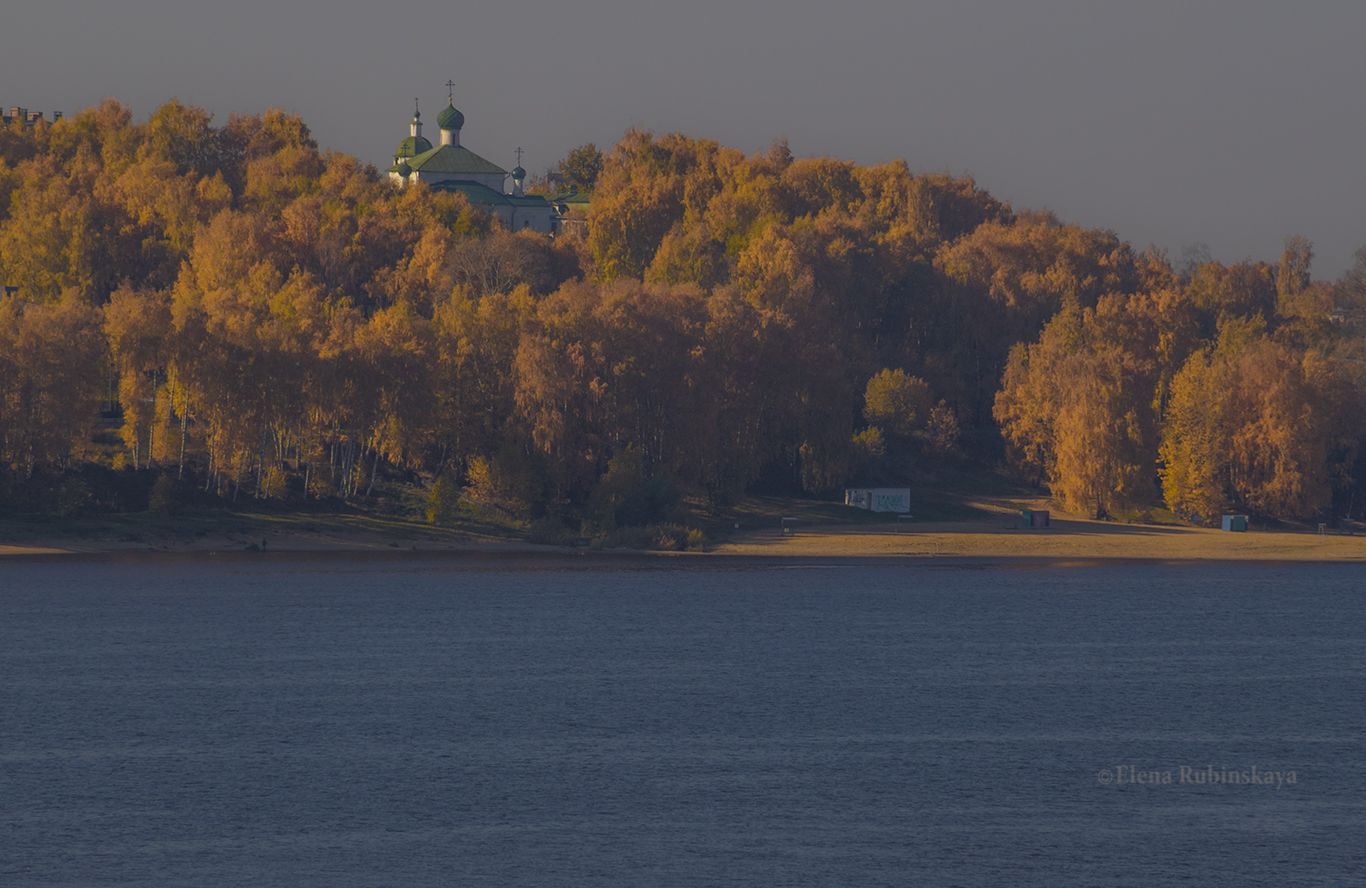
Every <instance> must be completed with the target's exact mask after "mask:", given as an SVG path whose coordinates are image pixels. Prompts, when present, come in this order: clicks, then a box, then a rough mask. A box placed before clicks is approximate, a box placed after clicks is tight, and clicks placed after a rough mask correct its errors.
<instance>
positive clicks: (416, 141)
mask: <svg viewBox="0 0 1366 888" xmlns="http://www.w3.org/2000/svg"><path fill="white" fill-rule="evenodd" d="M431 150H432V143H431V142H428V141H427V140H426V139H424V138H423V137H422V136H409V137H408V138H406V139H404V140H403V141H402V142H399V143H398V150H397V151H395V152H394V157H396V158H399V159H402V158H405V157H416V156H417V155H419V154H421V153H423V152H424V151H431Z"/></svg>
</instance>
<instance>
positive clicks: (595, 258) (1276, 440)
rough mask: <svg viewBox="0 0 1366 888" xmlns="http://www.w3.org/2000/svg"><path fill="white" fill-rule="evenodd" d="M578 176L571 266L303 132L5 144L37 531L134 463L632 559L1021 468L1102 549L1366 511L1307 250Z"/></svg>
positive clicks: (92, 118) (967, 194)
mask: <svg viewBox="0 0 1366 888" xmlns="http://www.w3.org/2000/svg"><path fill="white" fill-rule="evenodd" d="M578 160H579V161H583V160H584V157H583V153H582V152H580V153H579V156H578ZM590 160H591V159H590ZM578 166H586V167H588V168H592V175H595V176H596V181H595V182H593V183H591V184H592V202H591V208H590V210H589V211H588V215H587V220H586V224H583V225H576V226H571V227H569V228H567V229H566V231H565V233H563V234H562V235H561V236H560V237H558V238H556V239H554V240H551V239H548V238H544V237H541V236H537V235H531V234H526V233H522V234H512V233H508V232H506V231H503V230H502V229H500V228H499V227H498V226H497V225H496V223H493V222H491V221H490V220H489V219H488V218H487V217H485V216H484V215H482V214H481V213H480V212H478V211H477V210H475V209H474V208H472V207H471V206H469V205H468V204H467V203H465V202H464V200H463V198H461V197H460V196H458V195H447V194H440V193H433V192H430V191H428V190H427V189H424V188H420V187H415V188H408V189H403V190H397V189H394V188H392V187H391V186H390V185H389V184H388V182H387V181H384V180H382V179H381V178H380V177H379V176H378V174H377V173H376V171H375V169H374V168H373V167H372V166H369V165H366V164H362V163H360V162H358V161H357V160H356V159H354V158H352V157H349V156H346V155H342V154H337V153H329V152H322V151H320V150H319V148H318V146H317V145H316V144H315V142H314V140H313V139H312V138H311V137H310V135H309V131H308V129H307V127H306V126H305V125H304V123H303V122H302V121H301V120H299V119H297V118H295V117H291V116H289V115H286V114H283V113H280V112H275V111H271V112H267V113H266V114H264V115H261V116H254V117H234V118H232V119H230V120H228V121H227V122H226V123H225V124H224V125H222V126H217V127H216V126H214V125H213V122H212V119H211V117H210V115H209V114H208V113H207V112H205V111H203V110H201V109H197V108H191V107H185V106H182V105H180V104H177V103H174V102H172V103H169V104H167V105H165V106H163V107H162V108H160V109H159V110H158V111H156V113H155V114H153V115H152V116H151V118H150V119H149V120H147V121H146V122H135V121H133V120H132V119H131V116H130V113H129V111H128V110H127V109H126V108H124V107H122V106H120V105H119V104H117V103H115V102H106V103H105V104H103V105H101V106H100V107H98V108H95V109H91V110H87V111H84V112H82V113H80V114H77V115H75V116H72V117H68V118H66V119H63V120H61V121H59V122H57V123H55V124H49V123H39V124H37V125H36V126H24V125H22V124H17V123H16V124H14V125H12V126H10V127H8V128H5V129H4V130H3V131H0V284H4V285H6V286H7V287H8V288H13V289H10V290H8V291H7V293H8V295H6V296H4V297H3V299H0V502H7V503H8V508H11V509H15V510H22V509H31V508H45V507H48V506H47V505H45V503H49V501H50V499H51V498H50V497H49V498H48V499H47V500H45V499H44V494H41V491H53V490H61V489H62V479H63V478H70V477H73V476H75V475H78V474H80V473H81V472H82V471H85V470H84V469H83V468H82V467H83V466H88V465H90V464H93V463H102V464H105V465H107V466H108V468H109V469H110V470H111V471H117V472H124V473H134V474H137V473H141V474H139V475H138V477H146V476H148V475H149V472H148V470H149V469H150V470H152V471H151V473H150V474H156V473H157V472H159V473H160V474H161V475H162V476H164V477H169V478H172V479H175V482H176V483H177V484H178V485H183V486H185V487H186V488H188V487H189V486H190V485H193V486H194V488H195V489H197V490H201V491H205V492H206V494H205V495H210V496H211V495H214V494H216V495H218V496H221V497H223V498H224V499H225V500H229V501H231V500H240V499H242V498H246V497H259V498H270V499H276V500H286V501H295V502H299V501H303V500H304V499H310V500H324V501H326V500H333V501H335V500H350V501H352V502H362V503H363V502H365V501H366V500H367V498H369V497H371V496H373V495H374V485H375V484H376V482H377V479H378V480H379V481H380V482H381V484H382V482H383V481H384V479H388V478H405V479H408V480H409V481H411V482H413V483H419V484H422V485H427V486H430V485H436V486H437V488H438V489H439V490H440V491H442V492H443V496H445V497H447V498H449V497H451V496H454V495H455V492H457V491H458V492H459V494H460V495H461V496H463V497H465V498H466V499H468V500H470V501H477V502H484V503H491V504H496V505H497V506H498V507H499V508H503V509H506V510H508V511H510V512H512V513H515V514H518V515H521V516H523V517H525V518H537V517H541V516H544V515H546V514H549V515H552V516H563V517H565V518H569V519H572V520H574V521H577V520H578V519H579V518H582V517H587V519H588V520H589V521H590V522H596V523H597V524H598V525H599V526H608V527H610V526H612V525H614V524H635V523H649V522H652V521H659V520H664V519H666V518H667V517H668V512H669V510H670V508H671V506H672V504H673V503H675V502H676V501H677V499H678V497H679V496H680V495H681V494H691V495H695V496H696V497H698V498H699V499H700V500H702V501H704V502H707V503H710V504H711V505H712V506H713V507H717V508H720V507H724V506H725V505H726V504H727V503H729V502H733V501H734V500H735V499H736V498H738V497H740V496H742V495H744V494H745V493H746V492H747V491H751V490H755V489H764V490H769V491H775V492H797V491H807V492H811V493H818V494H824V493H828V492H831V491H835V490H837V489H838V488H840V487H842V486H843V485H845V484H847V483H850V482H869V483H874V482H897V481H911V482H915V481H917V480H922V479H925V478H929V477H933V476H934V474H935V472H936V471H937V470H938V469H939V468H940V467H943V466H946V465H957V466H963V465H978V466H983V467H991V466H997V465H1000V464H1005V465H1008V466H1009V467H1011V469H1012V470H1014V471H1017V472H1018V473H1019V474H1020V475H1021V477H1022V478H1025V479H1028V480H1030V481H1037V482H1038V483H1040V484H1043V485H1047V486H1048V487H1049V488H1050V489H1051V490H1052V492H1053V494H1054V495H1055V496H1056V497H1057V498H1058V499H1059V500H1060V501H1061V502H1062V503H1064V504H1065V505H1066V506H1068V507H1069V508H1072V509H1075V510H1080V511H1084V512H1088V513H1094V514H1100V515H1104V514H1129V513H1136V512H1141V511H1143V510H1144V509H1147V508H1151V507H1154V506H1156V505H1159V504H1162V503H1163V502H1164V501H1165V503H1166V504H1167V505H1168V506H1169V507H1170V508H1171V509H1172V510H1173V511H1175V512H1176V513H1177V514H1179V515H1181V516H1183V517H1186V518H1188V519H1191V520H1195V521H1202V522H1205V521H1209V520H1212V519H1213V518H1214V517H1215V516H1217V515H1218V513H1219V512H1221V511H1223V510H1226V509H1230V508H1233V509H1240V510H1246V511H1249V512H1252V513H1253V514H1256V515H1259V516H1263V517H1269V518H1279V519H1296V520H1332V519H1335V518H1337V517H1341V516H1343V515H1345V514H1347V513H1348V512H1355V511H1359V509H1360V502H1361V499H1362V495H1363V493H1366V485H1363V479H1366V459H1363V452H1362V444H1363V439H1366V327H1364V326H1363V309H1364V308H1366V261H1363V263H1362V266H1361V267H1360V268H1358V269H1357V270H1355V271H1353V272H1352V273H1350V274H1348V275H1347V276H1345V277H1344V279H1343V280H1341V281H1338V282H1335V283H1329V282H1322V281H1320V282H1315V281H1312V280H1311V277H1310V259H1311V249H1310V246H1309V244H1308V243H1306V242H1304V241H1302V240H1299V239H1293V238H1292V239H1291V240H1289V241H1288V242H1287V245H1286V250H1285V253H1284V255H1282V256H1281V257H1279V259H1278V260H1276V257H1270V258H1272V259H1273V260H1276V261H1273V262H1272V263H1271V264H1267V263H1262V262H1246V263H1242V264H1238V265H1233V266H1225V265H1221V264H1219V263H1215V262H1202V263H1189V264H1188V265H1187V267H1180V268H1175V267H1173V265H1172V263H1170V262H1169V261H1168V260H1167V258H1166V257H1165V256H1163V255H1161V254H1160V253H1157V252H1154V251H1148V252H1137V251H1135V250H1134V249H1133V248H1132V247H1131V246H1130V245H1129V244H1126V243H1124V242H1122V241H1120V240H1119V239H1118V238H1117V237H1116V236H1115V235H1114V234H1113V233H1111V232H1108V231H1103V230H1089V229H1083V228H1078V227H1075V226H1072V225H1068V224H1065V223H1064V222H1061V221H1059V220H1058V219H1056V218H1054V217H1052V216H1051V215H1047V214H1039V213H1029V212H1023V211H1019V210H1016V209H1014V208H1012V207H1010V206H1008V205H1006V204H1004V203H1002V202H1000V201H998V200H996V199H994V198H993V197H992V196H991V195H990V194H988V193H986V192H985V191H983V190H982V189H980V188H978V187H977V186H976V185H975V184H974V182H973V181H972V180H970V179H963V178H952V177H948V176H943V175H917V174H915V173H913V172H912V171H911V170H910V169H909V168H908V166H907V165H906V164H904V163H892V164H887V165H883V166H859V165H856V164H853V163H849V162H845V161H840V160H833V159H827V158H818V159H796V158H794V157H793V156H792V155H791V154H790V153H789V151H788V150H787V148H786V146H783V145H776V146H775V147H773V148H772V149H771V150H769V151H767V152H764V153H762V154H758V155H754V156H746V155H744V154H743V153H741V152H739V151H736V150H733V149H730V148H726V147H723V146H720V145H718V144H716V143H714V142H709V141H705V140H697V139H690V138H688V137H686V136H682V135H666V136H655V135H651V134H649V133H642V132H630V133H627V134H626V136H625V137H624V138H623V139H622V141H621V142H620V143H619V144H617V145H616V146H615V147H614V148H612V149H610V150H609V151H608V152H606V153H605V155H604V156H603V157H602V158H601V172H600V173H599V172H597V170H596V168H595V166H594V164H593V163H591V162H590V163H587V164H583V163H580V164H579V165H578ZM576 168H577V167H576ZM585 184H589V183H585ZM68 498H69V497H68ZM59 499H60V497H59ZM78 499H79V500H80V501H81V502H82V503H86V504H87V505H88V506H89V507H97V506H98V502H97V501H98V497H97V496H95V495H93V494H91V495H90V496H85V494H84V493H82V495H81V496H80V497H78ZM437 499H438V500H440V499H441V497H437ZM49 504H50V503H49ZM437 505H438V507H439V508H437V510H436V512H435V513H434V518H437V519H439V518H440V511H441V508H445V506H442V505H441V503H439V502H438V504H437Z"/></svg>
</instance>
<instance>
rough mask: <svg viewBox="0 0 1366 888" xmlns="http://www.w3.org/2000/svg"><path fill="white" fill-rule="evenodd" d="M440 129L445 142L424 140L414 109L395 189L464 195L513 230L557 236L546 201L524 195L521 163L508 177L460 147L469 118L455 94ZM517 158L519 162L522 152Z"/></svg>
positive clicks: (397, 160)
mask: <svg viewBox="0 0 1366 888" xmlns="http://www.w3.org/2000/svg"><path fill="white" fill-rule="evenodd" d="M446 86H447V87H448V88H453V86H454V84H452V83H450V82H447V84H446ZM414 105H416V102H414ZM436 126H437V129H438V130H440V132H441V136H440V140H441V143H440V144H439V145H435V146H433V145H432V143H431V142H430V141H428V140H427V139H426V138H425V137H424V136H423V135H422V112H421V111H420V110H418V108H417V107H414V108H413V120H412V124H411V125H410V127H409V130H408V138H406V139H404V140H403V141H402V142H399V143H398V150H397V151H395V152H394V165H393V166H392V167H390V168H389V178H390V179H391V180H393V182H394V183H395V184H396V185H398V186H399V187H401V188H402V187H407V186H408V185H411V184H413V183H414V182H421V183H422V184H424V185H426V186H427V187H429V188H434V189H436V190H438V191H452V192H459V193H461V194H463V195H465V197H466V198H468V199H469V202H470V203H471V204H473V205H474V206H477V207H479V208H480V209H482V210H486V211H487V212H489V213H491V214H492V215H493V216H495V217H496V218H497V219H498V220H499V221H500V222H502V223H503V227H504V228H506V229H507V230H508V231H522V230H528V231H536V232H539V233H541V234H554V233H555V232H556V230H557V229H558V227H559V225H558V216H559V214H558V213H557V212H556V211H555V207H554V205H553V204H551V203H550V201H548V200H546V199H545V198H544V197H542V196H540V195H538V194H526V193H525V192H524V191H523V184H524V183H525V181H526V170H524V169H522V166H521V163H520V162H519V163H518V165H517V166H516V167H514V168H513V170H512V172H511V173H509V172H508V171H507V170H505V169H503V168H502V167H500V166H498V164H496V163H494V162H492V161H490V160H485V159H484V158H482V157H480V156H479V155H478V154H475V153H474V152H473V151H471V150H470V149H468V148H466V147H465V146H464V145H462V144H460V131H461V130H462V129H464V127H465V115H464V114H461V113H460V111H459V110H458V109H457V108H456V107H455V102H454V98H453V94H452V95H451V98H450V99H449V100H448V102H447V104H446V108H445V109H444V110H443V111H442V112H441V113H440V114H438V115H437V116H436ZM518 154H519V158H518V160H519V161H520V159H521V158H520V154H521V149H520V148H519V149H518ZM509 179H510V180H511V184H510V185H509V181H508V180H509Z"/></svg>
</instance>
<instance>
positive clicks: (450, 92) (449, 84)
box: [446, 80, 455, 105]
mask: <svg viewBox="0 0 1366 888" xmlns="http://www.w3.org/2000/svg"><path fill="white" fill-rule="evenodd" d="M446 98H447V99H448V100H449V101H450V103H451V104H452V105H454V104H455V81H454V80H447V81H446Z"/></svg>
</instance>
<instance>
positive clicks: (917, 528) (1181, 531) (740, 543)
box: [716, 519, 1366, 562]
mask: <svg viewBox="0 0 1366 888" xmlns="http://www.w3.org/2000/svg"><path fill="white" fill-rule="evenodd" d="M716 551H717V552H718V553H724V554H731V555H767V556H781V557H787V558H801V557H821V558H832V557H850V558H859V557H862V558H868V557H889V556H893V557H894V556H903V557H921V558H924V557H968V558H1009V559H1026V558H1028V559H1033V558H1045V559H1050V560H1067V559H1082V560H1090V559H1124V560H1142V559H1154V560H1164V561H1165V560H1173V561H1362V562H1366V536H1347V535H1342V534H1323V535H1320V534H1317V533H1305V532H1288V531H1259V530H1253V531H1249V532H1247V533H1225V532H1223V531H1219V530H1212V529H1208V528H1199V527H1175V526H1166V525H1142V524H1117V523H1112V522H1102V521H1085V520H1079V519H1067V520H1055V521H1054V522H1053V525H1052V527H1050V528H1048V529H1046V530H1027V529H1022V528H1018V527H1014V526H1008V525H1005V524H1003V523H1002V522H992V521H973V522H956V523H943V524H910V523H908V524H907V525H905V526H904V527H895V526H884V527H880V528H879V527H869V526H853V527H848V526H815V527H809V528H799V529H797V530H796V531H795V532H794V533H791V534H783V533H782V532H780V531H768V532H761V533H754V534H749V535H745V536H742V537H740V538H738V539H736V540H734V541H732V542H728V543H725V544H722V545H720V546H717V547H716Z"/></svg>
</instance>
